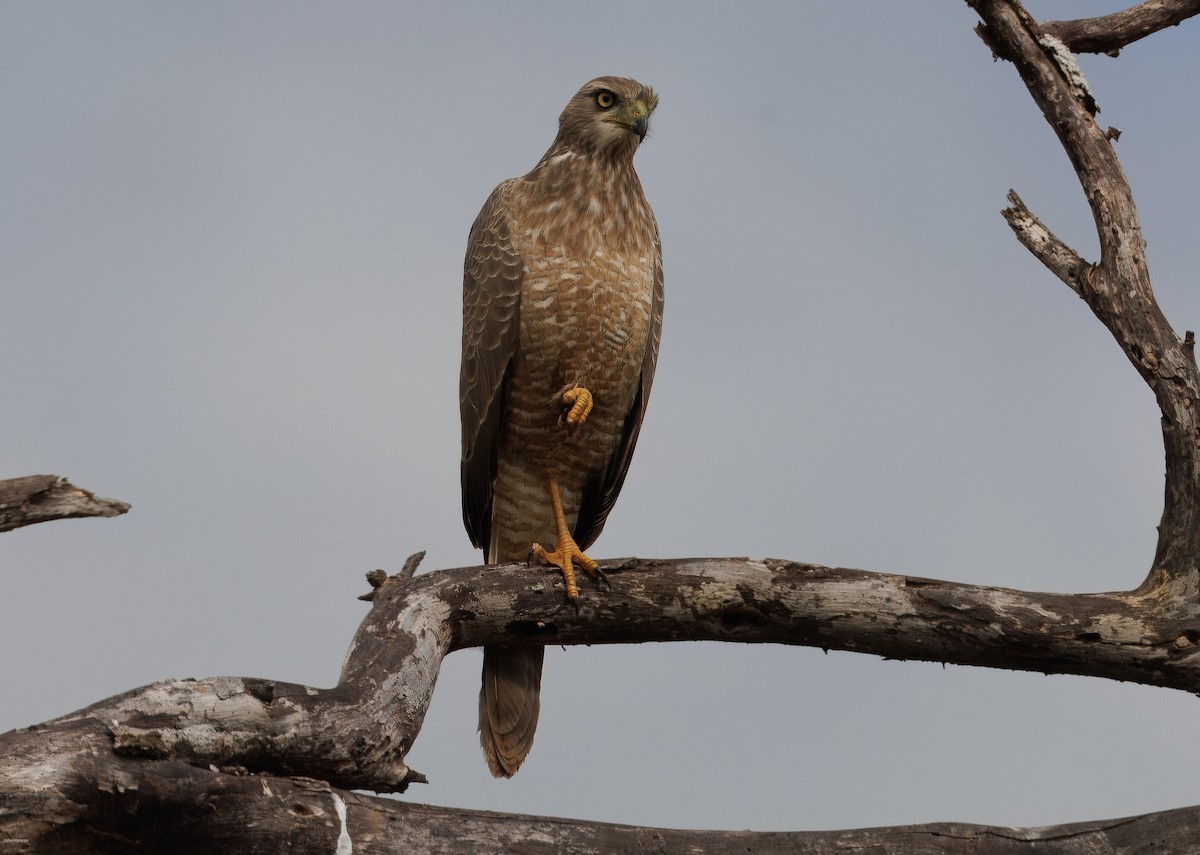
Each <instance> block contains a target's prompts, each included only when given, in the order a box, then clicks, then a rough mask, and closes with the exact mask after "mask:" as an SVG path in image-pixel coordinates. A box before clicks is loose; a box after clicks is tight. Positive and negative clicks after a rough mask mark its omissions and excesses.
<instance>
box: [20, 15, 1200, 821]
mask: <svg viewBox="0 0 1200 855" xmlns="http://www.w3.org/2000/svg"><path fill="white" fill-rule="evenodd" d="M1031 5H1032V9H1033V11H1034V12H1035V14H1037V15H1038V16H1039V17H1066V16H1070V15H1072V14H1073V13H1080V10H1081V8H1082V6H1083V4H1077V3H1065V2H1064V3H1054V4H1051V3H1046V4H1031ZM603 8H604V13H603V14H597V12H596V7H595V6H591V7H586V8H585V7H583V6H573V5H567V4H562V3H518V4H504V5H501V4H492V3H474V4H469V5H468V4H436V5H435V4H429V5H420V6H418V5H410V4H404V3H365V2H360V3H349V4H346V3H339V4H334V3H296V2H287V3H284V2H273V3H263V2H257V3H244V2H209V3H204V4H192V3H182V2H142V3H133V2H115V3H104V4H101V3H90V4H89V3H59V2H38V3H33V2H26V3H6V4H3V5H2V6H0V80H3V81H4V82H3V84H2V85H0V113H2V115H3V116H4V117H5V118H4V126H5V130H4V133H3V134H0V269H2V271H3V273H2V282H0V293H3V295H4V298H5V299H4V304H3V305H4V310H3V312H2V313H0V364H3V365H4V366H5V370H4V371H3V372H0V401H3V402H4V416H3V418H2V419H0V477H9V476H16V475H26V474H33V473H40V472H47V473H57V474H62V475H67V476H69V477H71V478H72V480H73V481H75V482H76V483H77V484H80V485H82V486H85V487H87V488H89V489H92V490H95V491H96V492H98V493H100V494H101V495H105V496H111V497H115V498H119V499H123V500H126V501H129V502H131V503H132V504H133V506H134V508H133V511H132V512H131V513H130V514H129V515H127V516H126V517H124V518H121V519H116V520H98V521H68V522H61V523H55V524H53V525H44V526H37V527H33V528H29V529H25V530H21V531H18V532H15V533H11V534H7V535H4V537H3V538H0V585H2V586H3V587H2V589H0V590H2V591H3V594H2V595H0V674H3V679H4V690H3V692H0V698H2V702H0V730H3V729H7V728H10V727H16V726H21V725H27V724H32V723H34V722H37V721H41V720H44V719H47V718H50V717H53V716H55V715H59V714H63V713H67V712H69V711H71V710H74V709H76V708H78V707H81V706H84V705H86V704H88V703H91V702H93V701H96V700H99V699H101V698H103V697H106V696H108V695H112V694H115V693H117V692H119V691H122V690H125V689H129V688H132V687H134V686H137V685H140V684H144V683H148V682H152V681H154V680H158V679H162V678H165V677H171V676H174V677H189V676H196V677H200V676H210V675H219V674H237V675H246V676H261V677H270V678H276V679H281V680H291V681H297V682H304V683H309V684H312V685H318V686H328V685H331V684H332V683H333V682H334V681H335V680H336V678H337V673H338V669H339V667H340V664H341V660H342V657H343V656H344V654H345V651H346V648H347V645H348V643H349V640H350V638H351V636H352V634H353V632H354V630H355V628H356V626H357V624H358V622H359V620H360V619H361V617H362V616H363V614H364V613H365V607H364V605H363V604H362V603H360V602H358V601H357V600H356V599H355V596H356V595H357V594H359V593H362V592H363V591H364V590H365V583H364V582H363V579H362V574H363V573H364V572H365V571H367V570H370V569H372V568H374V567H386V568H389V569H396V568H398V567H399V566H400V564H401V563H402V562H403V560H404V558H405V557H406V556H407V555H408V554H409V553H411V552H414V551H416V550H418V549H426V550H428V557H427V558H426V561H425V567H426V569H435V568H438V567H452V566H461V565H466V564H475V563H477V561H478V556H477V554H476V552H475V551H474V550H473V549H471V547H470V545H469V543H468V541H467V537H466V534H465V532H464V531H463V529H462V525H461V521H460V518H459V497H458V489H459V487H458V436H459V434H458V415H457V403H456V398H457V374H458V358H459V331H460V327H459V325H460V306H461V303H460V300H461V296H460V288H461V267H462V254H463V251H464V248H465V245H466V236H467V230H468V228H469V226H470V223H471V221H472V219H473V218H474V216H475V214H476V212H477V211H478V209H479V206H480V205H481V204H482V203H483V200H484V199H485V198H486V196H487V194H488V193H489V192H490V190H491V189H492V187H493V186H495V184H497V183H498V182H499V181H501V180H503V179H505V178H508V177H510V176H512V175H517V174H520V173H523V172H524V171H526V170H527V169H529V168H530V167H531V166H532V165H533V164H534V163H535V162H536V161H537V159H538V158H539V157H540V155H541V153H542V152H543V151H544V150H545V148H546V147H547V146H548V145H549V143H550V141H551V139H552V138H553V135H554V131H555V122H556V119H557V116H558V113H559V111H560V110H561V108H562V106H563V105H564V104H565V103H566V100H567V99H568V98H569V97H570V95H571V94H572V93H573V92H574V91H575V90H576V88H577V87H578V86H579V85H580V84H581V83H583V82H584V81H586V80H588V79H589V78H591V77H594V76H596V75H599V74H622V75H628V76H633V77H636V78H638V79H639V80H642V81H644V82H646V83H649V84H651V85H653V86H654V87H655V88H656V89H657V90H658V91H659V93H660V95H661V106H660V108H659V110H658V111H657V113H656V114H655V116H654V119H653V121H652V131H651V136H650V138H649V139H648V140H647V143H646V144H645V145H644V146H643V148H642V150H641V151H639V153H638V156H637V165H638V168H639V172H640V174H641V176H642V179H643V183H644V184H645V187H646V192H647V195H648V197H649V199H650V201H651V203H652V204H653V205H654V208H655V211H656V213H657V216H658V220H659V223H660V226H661V231H662V240H663V246H664V258H665V266H666V276H667V305H666V323H665V329H664V336H663V345H662V357H661V360H660V364H659V371H658V375H657V379H656V382H655V389H654V396H653V400H652V401H651V405H650V412H649V416H648V420H647V422H646V425H645V428H644V430H643V434H642V439H641V442H640V443H639V447H638V454H637V457H636V459H635V461H634V463H633V467H632V469H631V472H630V475H629V478H628V480H627V482H626V484H625V488H624V492H623V495H622V496H621V500H620V502H619V503H618V504H617V508H616V510H615V512H614V513H613V515H612V517H611V518H610V521H609V524H608V526H607V528H606V530H605V533H604V536H603V537H602V538H601V539H600V540H599V541H598V543H597V544H596V545H595V547H593V549H592V550H591V552H592V554H593V555H595V556H597V557H604V556H618V555H631V554H637V555H644V556H685V555H751V556H756V557H762V556H778V557H786V558H792V559H796V560H802V561H814V562H821V563H827V564H833V565H840V566H848V567H859V568H863V569H870V570H880V571H889V572H897V573H912V574H918V575H924V576H934V577H940V578H950V579H956V580H959V581H964V582H974V583H980V584H994V585H1003V586H1009V587H1017V588H1027V589H1035V590H1055V591H1087V590H1112V589H1120V588H1128V587H1132V586H1134V585H1136V584H1137V583H1138V582H1140V581H1141V579H1142V578H1143V576H1144V575H1145V573H1146V570H1147V568H1148V565H1149V561H1150V559H1151V556H1152V552H1153V545H1154V537H1155V530H1154V527H1155V524H1156V523H1157V520H1158V516H1159V514H1160V512H1161V491H1162V483H1161V478H1162V451H1161V443H1160V438H1159V434H1158V413H1157V410H1156V408H1155V406H1154V401H1153V398H1152V396H1151V395H1150V393H1149V392H1148V390H1147V389H1146V388H1145V387H1144V386H1143V385H1142V383H1141V381H1140V379H1139V378H1138V377H1137V375H1136V373H1135V372H1134V371H1133V370H1132V369H1131V367H1130V366H1129V365H1128V364H1127V363H1126V361H1125V359H1124V357H1123V356H1122V355H1121V353H1120V352H1119V350H1118V348H1117V347H1116V345H1115V344H1114V343H1113V342H1112V341H1111V340H1110V339H1109V337H1108V334H1107V333H1106V331H1105V330H1104V329H1103V328H1102V327H1101V326H1100V324H1099V323H1098V322H1097V321H1096V320H1095V319H1094V318H1093V317H1092V316H1091V314H1090V313H1089V312H1088V310H1087V309H1086V307H1085V306H1084V305H1083V303H1082V302H1080V301H1079V300H1078V299H1077V298H1076V297H1075V296H1074V295H1073V294H1072V293H1071V292H1070V291H1069V290H1068V289H1067V288H1066V287H1065V286H1063V285H1062V284H1060V283H1059V282H1058V281H1057V280H1055V279H1054V278H1053V277H1052V276H1050V274H1048V273H1046V272H1045V271H1044V270H1042V269H1040V268H1039V266H1038V265H1037V264H1036V263H1035V262H1034V261H1033V260H1032V259H1031V258H1030V257H1029V256H1028V254H1027V253H1026V251H1025V250H1024V249H1023V248H1021V247H1020V246H1019V245H1018V244H1017V242H1016V241H1015V240H1014V239H1013V237H1012V235H1011V233H1010V232H1009V230H1008V228H1007V226H1006V225H1005V224H1004V221H1003V220H1002V218H1001V217H1000V215H999V210H1000V208H1002V207H1003V206H1004V204H1005V192H1006V191H1007V190H1008V188H1010V187H1013V188H1015V189H1017V190H1018V192H1020V193H1021V195H1022V196H1023V197H1024V199H1025V200H1026V202H1027V203H1028V204H1029V205H1030V207H1031V208H1032V209H1033V210H1034V211H1035V212H1036V213H1037V214H1039V215H1040V216H1041V217H1042V218H1043V219H1044V220H1045V221H1046V222H1047V223H1048V224H1049V225H1050V226H1051V228H1053V229H1055V230H1056V231H1057V232H1058V233H1059V234H1060V235H1061V236H1062V237H1064V238H1065V239H1066V240H1068V241H1069V242H1071V243H1072V244H1073V245H1074V246H1075V248H1076V249H1078V250H1079V251H1080V252H1082V253H1083V254H1084V255H1088V256H1094V255H1095V250H1094V248H1095V238H1094V234H1093V232H1092V225H1091V218H1090V215H1089V213H1088V211H1087V208H1086V206H1085V204H1084V201H1083V198H1082V196H1081V194H1080V192H1079V189H1078V186H1077V185H1076V183H1075V179H1074V175H1073V173H1072V171H1071V168H1070V165H1069V163H1068V162H1067V160H1066V158H1065V156H1064V155H1063V153H1062V151H1061V150H1060V149H1059V147H1058V144H1057V142H1056V140H1055V139H1054V138H1053V135H1052V134H1051V132H1050V130H1049V129H1048V127H1047V126H1046V124H1045V123H1044V121H1043V120H1042V118H1041V116H1040V114H1039V113H1038V112H1037V110H1036V108H1035V107H1034V106H1033V103H1032V101H1031V100H1030V99H1029V97H1028V95H1027V94H1026V92H1025V90H1024V87H1023V86H1022V85H1021V83H1020V81H1019V79H1018V77H1017V75H1016V72H1015V70H1014V69H1013V68H1012V66H1011V65H1009V64H1006V63H996V62H993V61H992V59H991V56H990V54H989V52H988V50H987V48H986V47H985V46H984V45H983V44H982V42H980V41H979V39H978V38H977V37H976V36H975V35H974V34H973V33H972V28H973V26H974V24H975V19H974V16H973V14H972V13H971V12H970V10H969V9H968V8H967V7H966V5H965V4H957V5H955V4H944V3H943V4H933V3H905V4H899V3H891V4H884V3H865V2H845V1H843V2H836V3H834V2H827V3H795V2H778V3H746V4H738V6H737V8H734V7H733V5H732V4H725V3H716V2H712V3H686V4H684V3H645V2H636V3H633V2H611V3H608V4H605V5H604V7H603ZM1104 8H1105V9H1109V8H1116V5H1115V4H1106V5H1105V7H1104ZM1100 11H1103V10H1102V9H1101V8H1100V4H1088V5H1087V8H1086V14H1098V13H1099V12H1100ZM1198 43H1200V24H1198V23H1197V22H1191V23H1186V24H1184V25H1183V26H1181V27H1178V28H1174V29H1171V30H1169V31H1167V32H1164V33H1162V34H1160V35H1158V36H1155V37H1154V38H1153V39H1152V40H1151V41H1149V42H1147V43H1143V44H1139V45H1134V46H1132V47H1130V48H1128V49H1127V50H1126V51H1124V52H1123V54H1122V56H1121V57H1120V59H1117V60H1112V59H1109V58H1106V57H1085V58H1084V60H1083V63H1084V70H1085V72H1086V73H1087V74H1088V77H1089V80H1090V82H1091V84H1092V86H1093V88H1094V90H1095V92H1096V94H1097V98H1098V100H1099V102H1100V105H1101V107H1102V109H1103V112H1102V113H1101V117H1100V118H1101V121H1102V122H1104V123H1106V124H1111V125H1115V126H1117V127H1119V128H1120V129H1121V130H1122V132H1123V134H1122V136H1121V139H1120V141H1119V143H1118V144H1117V149H1118V152H1119V153H1120V155H1121V157H1122V159H1123V162H1124V164H1125V168H1126V170H1127V172H1128V173H1129V176H1130V178H1131V180H1132V182H1133V185H1134V192H1135V198H1136V199H1137V202H1138V206H1139V212H1140V214H1141V216H1142V220H1143V225H1144V226H1145V229H1146V236H1147V239H1148V241H1149V253H1150V263H1151V272H1152V275H1153V277H1154V282H1155V287H1156V291H1157V294H1158V296H1159V299H1160V301H1161V303H1162V305H1163V308H1164V310H1165V311H1166V313H1167V315H1168V317H1169V318H1170V319H1171V320H1172V322H1173V323H1174V324H1175V325H1176V329H1177V330H1179V331H1180V332H1182V330H1184V329H1196V328H1198V327H1200V288H1198V287H1197V282H1196V276H1195V270H1196V267H1197V252H1198V250H1197V248H1196V244H1195V239H1194V235H1195V230H1196V223H1197V222H1198V221H1200V170H1198V169H1197V167H1196V160H1195V152H1196V150H1197V148H1198V145H1200V120H1198V119H1197V116H1200V103H1198V99H1200V94H1198V90H1197V88H1196V86H1195V85H1194V84H1195V82H1196V81H1197V80H1200V50H1197V44H1198ZM586 595H587V596H599V595H598V594H594V593H592V592H590V591H589V592H587V593H586ZM479 659H480V657H479V654H478V653H477V652H475V651H466V652H462V653H457V654H454V655H453V656H451V657H450V658H449V659H448V660H447V662H446V663H445V666H444V668H443V671H442V675H441V678H440V679H439V682H438V686H437V691H436V693H435V697H434V703H433V706H432V709H431V710H430V714H429V718H428V719H427V721H426V725H425V728H424V730H423V731H422V733H421V735H420V737H419V739H418V740H417V742H416V745H415V747H414V749H413V751H412V752H411V754H410V755H409V759H410V762H411V764H412V765H413V766H414V767H415V768H417V769H420V770H421V771H423V772H425V773H426V774H427V775H428V776H429V778H430V781H431V784H430V785H429V786H425V787H418V788H414V789H413V790H412V791H411V792H410V793H409V794H408V795H407V796H405V798H410V799H412V800H416V801H425V802H433V803H439V804H450V805H460V806H466V807H473V808H486V809H493V810H513V811H521V812H527V813H534V814H549V815H560V816H577V817H584V818H589V819H597V820H608V821H616V822H628V823H646V824H658V825H669V826H685V827H686V826H692V827H721V828H757V829H763V830H770V829H813V828H829V827H850V826H867V825H879V824H888V823H901V822H917V821H928V820H963V821H978V822H992V823H1004V824H1031V825H1038V824H1046V823H1052V822H1063V821H1068V820H1081V819H1088V818H1098V817H1105V816H1120V815H1127V814H1132V813H1137V812H1142V811H1148V810H1154V809H1162V808H1168V807H1173V806H1177V805H1181V804H1191V803H1196V802H1200V784H1198V783H1197V778H1196V776H1195V774H1194V770H1195V768H1196V767H1197V766H1198V765H1200V747H1198V746H1197V745H1196V744H1195V742H1194V740H1183V741H1180V740H1179V739H1178V736H1179V734H1180V733H1187V732H1191V731H1192V730H1194V725H1195V721H1196V717H1197V715H1198V714H1200V706H1198V705H1197V701H1196V699H1195V698H1194V697H1192V696H1189V695H1186V694H1183V693H1179V692H1170V691H1167V690H1155V689H1148V688H1144V687H1138V686H1128V685H1122V684H1117V683H1111V682H1105V681H1098V680H1085V679H1080V678H1069V677H1045V676H1042V675H1040V674H1038V675H1029V674H1012V673H1007V672H1002V671H990V670H982V669H968V668H959V667H952V666H951V667H947V668H944V669H943V668H942V667H941V666H938V665H928V664H906V663H896V662H883V661H880V660H878V659H876V658H870V657H863V656H854V655H850V654H829V655H825V654H822V653H821V652H820V651H814V650H811V649H802V648H781V647H751V646H737V645H717V644H705V645H700V644H662V645H642V646H631V647H598V648H589V649H582V648H577V649H570V650H567V651H565V652H564V651H561V650H557V649H555V650H552V651H551V652H550V654H549V656H548V661H547V665H546V674H545V682H544V686H543V707H542V719H541V725H540V728H539V731H538V738H537V743H536V745H535V748H534V751H533V753H532V755H531V756H530V759H529V761H528V763H527V764H526V766H525V767H524V768H523V769H522V771H521V772H520V774H519V775H518V776H517V777H516V778H515V779H514V780H512V781H504V782H497V781H493V780H492V779H491V778H490V776H489V775H488V773H487V770H486V768H485V766H484V763H483V760H482V757H481V756H480V753H479V749H478V743H477V737H476V734H475V715H476V707H475V696H476V692H477V690H478V679H479V674H478V672H479Z"/></svg>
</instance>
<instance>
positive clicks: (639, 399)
mask: <svg viewBox="0 0 1200 855" xmlns="http://www.w3.org/2000/svg"><path fill="white" fill-rule="evenodd" d="M654 252H655V259H654V293H653V297H652V298H651V303H650V335H649V338H648V339H647V342H646V355H645V356H644V357H643V358H642V369H641V385H640V387H639V389H638V393H637V395H636V396H634V399H633V406H631V407H630V408H629V412H628V413H626V415H625V423H624V426H623V428H622V430H621V442H620V444H619V445H618V446H617V450H616V452H615V453H614V454H613V456H612V458H611V459H610V460H609V462H608V466H606V467H605V468H604V469H602V470H601V471H600V472H598V473H597V474H596V475H595V476H594V477H593V478H592V479H591V480H589V481H588V483H587V484H586V485H585V486H584V488H583V496H582V498H581V502H580V507H579V517H578V519H577V520H576V522H575V530H574V531H573V532H572V536H574V538H575V542H576V543H578V544H579V548H580V549H587V548H588V547H589V546H591V545H592V543H593V542H594V541H595V540H596V538H597V537H599V536H600V532H601V531H603V529H604V523H605V521H606V520H607V519H608V514H609V512H610V511H611V510H612V509H613V505H614V504H616V501H617V496H618V495H619V494H620V492H621V486H622V485H623V484H624V483H625V475H626V474H627V473H628V472H629V461H630V460H632V459H633V449H634V447H635V446H636V445H637V440H638V433H639V432H640V431H641V429H642V419H644V418H645V416H646V404H647V403H648V402H649V400H650V387H651V385H652V384H653V383H654V369H655V366H656V365H657V364H658V344H659V341H660V340H661V339H662V320H663V297H664V289H663V268H662V245H661V244H660V242H659V239H658V227H657V226H654Z"/></svg>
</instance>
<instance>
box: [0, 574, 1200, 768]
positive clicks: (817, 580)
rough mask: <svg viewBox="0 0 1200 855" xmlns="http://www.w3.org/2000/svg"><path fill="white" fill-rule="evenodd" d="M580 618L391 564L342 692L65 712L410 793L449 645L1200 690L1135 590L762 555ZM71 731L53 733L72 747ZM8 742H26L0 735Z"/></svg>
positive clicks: (230, 682) (151, 742) (104, 725)
mask: <svg viewBox="0 0 1200 855" xmlns="http://www.w3.org/2000/svg"><path fill="white" fill-rule="evenodd" d="M602 566H603V567H604V569H605V571H606V572H607V573H608V574H609V577H610V579H612V581H613V587H614V589H615V590H613V591H612V592H605V593H603V594H594V595H592V596H587V597H585V598H584V600H583V602H582V608H581V614H578V615H577V614H576V612H575V610H574V608H572V607H571V606H570V605H569V604H568V603H567V601H566V598H565V595H564V592H563V589H562V586H561V583H560V582H558V581H556V577H554V576H553V575H552V574H545V573H542V572H539V571H536V570H533V571H531V570H530V569H529V568H527V567H525V566H524V565H512V564H510V565H502V566H499V567H487V568H484V567H471V568H463V569H458V570H444V571H439V572H435V573H427V574H424V575H421V576H417V577H414V578H413V579H411V580H403V579H400V578H398V577H391V578H390V579H389V580H388V581H387V582H385V583H384V584H383V585H382V586H381V587H379V588H378V589H376V592H375V593H376V596H375V599H374V601H373V603H372V608H371V611H370V613H369V614H368V615H367V617H366V618H365V619H364V621H363V623H362V625H361V627H360V628H359V630H358V632H357V634H356V635H355V637H354V640H353V642H352V644H351V646H350V651H349V653H348V655H347V658H346V664H345V666H344V668H343V672H342V677H341V681H340V682H339V684H338V685H337V686H336V687H334V688H332V689H316V688H311V687H307V686H299V685H294V684H288V683H282V682H271V681H265V680H251V679H247V678H238V677H218V678H212V679H208V680H173V681H167V682H163V683H156V684H154V685H151V686H147V687H145V688H142V689H138V690H135V691H133V692H129V693H127V694H125V695H121V696H118V697H116V698H112V699H110V700H107V701H104V702H102V703H100V704H97V705H95V706H93V707H89V708H88V709H85V710H82V711H80V712H79V713H75V714H72V715H69V716H65V717H64V718H62V719H59V720H57V721H56V722H51V723H50V724H51V725H56V726H57V725H67V724H75V723H79V722H83V721H85V720H86V721H92V722H94V723H95V724H94V728H95V732H94V736H95V737H96V738H97V739H100V740H101V741H102V743H103V744H104V745H111V746H113V747H114V748H115V750H116V751H117V752H118V753H121V754H125V755H131V756H139V757H147V758H153V759H159V760H181V761H184V762H186V763H189V764H192V765H200V766H207V765H210V764H212V765H216V766H229V765H237V766H245V767H247V768H249V769H251V770H253V771H256V772H270V773H272V774H279V775H296V774H300V775H306V776H310V777H314V778H320V779H322V780H325V781H329V782H330V783H332V784H333V785H335V786H342V787H348V788H366V789H373V790H377V791H392V790H398V791H402V790H404V789H405V788H406V787H407V786H408V784H410V783H412V782H415V781H423V780H424V777H423V776H422V775H420V773H418V772H415V771H413V770H412V769H410V768H409V767H408V766H407V765H406V755H407V754H408V751H409V749H410V748H411V746H412V745H413V742H414V741H415V739H416V737H417V734H418V732H419V731H420V728H421V724H422V722H423V720H424V717H425V712H426V710H427V709H428V705H429V701H430V698H431V695H432V691H433V683H434V679H435V677H436V675H437V672H438V669H439V668H440V665H441V660H442V658H443V657H444V656H445V655H446V654H448V653H450V652H452V651H454V650H459V649H462V648H466V647H475V646H480V645H484V644H608V643H637V642H644V641H675V640H718V641H744V642H774V643H779V644H793V645H805V646H810V647H820V648H823V649H827V650H828V649H837V650H850V651H857V652H861V653H871V654H876V655H880V656H886V657H889V658H892V659H919V660H926V661H934V662H947V663H955V664H961V665H984V666H992V667H1002V668H1013V669H1020V670H1028V671H1042V672H1045V673H1048V674H1051V673H1053V674H1060V673H1069V674H1085V675H1092V676H1098V677H1108V678H1111V679H1118V680H1129V681H1133V682H1138V683H1145V684H1148V685H1155V686H1166V687H1171V688H1177V689H1184V690H1186V691H1192V692H1200V619H1198V618H1197V615H1196V609H1195V607H1194V606H1192V607H1188V606H1187V604H1182V605H1181V604H1179V603H1173V602H1159V601H1157V600H1154V599H1148V598H1146V597H1143V596H1139V595H1136V594H1119V593H1111V594H1076V595H1068V594H1033V593H1025V592H1021V591H1015V590H1011V589H1007V588H991V587H980V586H972V585H962V584H956V583H953V582H939V581H935V580H931V579H921V578H917V577H912V576H899V575H888V574H879V573H867V572H863V571H861V570H846V569H836V568H829V567H822V566H818V565H813V564H800V563H795V562H790V561H782V560H773V559H767V560H763V561H752V560H749V559H745V558H720V559H717V558H712V559H686V560H682V559H680V560H669V561H667V560H658V561H647V560H639V559H625V560H622V561H609V562H604V563H603V564H602ZM78 741H79V740H78V739H72V740H65V739H63V740H55V742H56V743H58V744H61V745H63V746H65V748H64V750H66V751H68V752H69V751H74V750H75V746H76V743H77V742H78ZM0 750H2V752H3V753H12V752H13V751H15V750H16V749H15V748H14V747H13V746H12V744H11V743H9V744H5V739H4V738H0Z"/></svg>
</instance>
